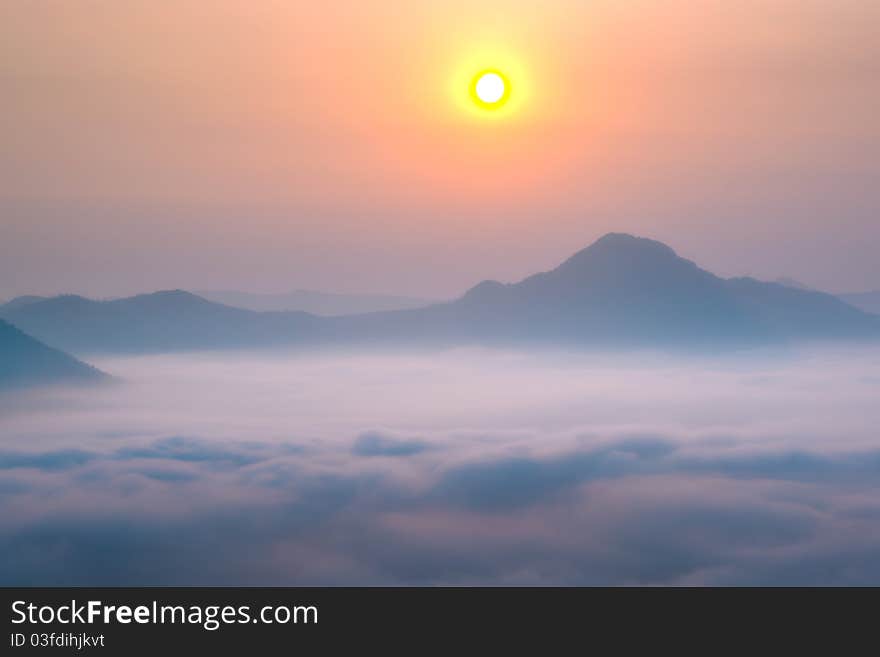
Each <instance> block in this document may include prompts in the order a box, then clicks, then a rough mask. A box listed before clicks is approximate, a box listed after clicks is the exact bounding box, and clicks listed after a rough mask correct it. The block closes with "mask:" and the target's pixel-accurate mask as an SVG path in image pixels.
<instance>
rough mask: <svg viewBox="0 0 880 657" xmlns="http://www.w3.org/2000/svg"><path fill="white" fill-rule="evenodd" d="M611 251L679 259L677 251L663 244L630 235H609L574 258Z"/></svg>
mask: <svg viewBox="0 0 880 657" xmlns="http://www.w3.org/2000/svg"><path fill="white" fill-rule="evenodd" d="M596 251H611V252H616V253H619V254H626V253H631V254H638V255H648V254H655V255H663V256H667V257H673V258H674V257H677V254H676V253H675V251H673V250H672V249H671V248H670V247H668V246H667V245H665V244H664V243H663V242H658V241H657V240H652V239H648V238H647V237H636V236H635V235H630V234H629V233H607V234H606V235H603V236H602V237H600V238H599V239H597V240H596V241H595V242H593V243H592V244H591V245H590V246H588V247H587V248H586V249H583V250H581V251H580V252H579V253H576V254H575V255H574V256H572V257H575V258H576V257H577V256H578V255H580V254H581V253H585V252H596Z"/></svg>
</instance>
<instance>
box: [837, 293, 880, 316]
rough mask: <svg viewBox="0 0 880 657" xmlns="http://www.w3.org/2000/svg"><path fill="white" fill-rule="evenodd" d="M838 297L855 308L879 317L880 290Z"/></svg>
mask: <svg viewBox="0 0 880 657" xmlns="http://www.w3.org/2000/svg"><path fill="white" fill-rule="evenodd" d="M838 296H839V297H840V298H841V299H843V300H844V301H846V302H847V303H848V304H850V305H852V306H855V307H856V308H859V309H861V310H864V311H865V312H868V313H873V314H874V315H880V290H876V291H874V292H858V293H856V294H840V295H838Z"/></svg>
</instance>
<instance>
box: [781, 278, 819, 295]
mask: <svg viewBox="0 0 880 657" xmlns="http://www.w3.org/2000/svg"><path fill="white" fill-rule="evenodd" d="M775 282H776V283H779V284H780V285H784V286H785V287H793V288H794V289H795V290H806V291H808V292H815V291H816V289H815V288H812V287H810V286H809V285H807V284H806V283H801V282H800V281H799V280H797V279H796V278H790V277H788V276H780V277H779V278H777V279H776V281H775Z"/></svg>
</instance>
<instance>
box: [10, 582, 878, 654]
mask: <svg viewBox="0 0 880 657" xmlns="http://www.w3.org/2000/svg"><path fill="white" fill-rule="evenodd" d="M870 593H871V595H870V597H871V598H873V593H874V592H873V591H872V592H870ZM860 597H861V596H859V595H857V593H856V592H855V591H844V590H829V589H825V590H822V591H819V590H797V589H790V590H785V589H763V590H758V589H731V590H696V589H538V588H530V589H519V588H517V589H501V588H493V589H475V588H474V589H466V588H435V589H422V588H407V589H398V588H374V589H347V588H334V589H328V588H323V589H321V588H134V589H122V588H111V589H60V588H59V589H3V590H2V598H3V607H4V612H3V617H4V626H5V629H6V633H5V636H4V637H3V645H4V648H3V650H2V654H10V655H16V654H34V653H38V652H47V651H48V653H49V654H73V653H76V654H86V653H90V654H103V655H117V654H119V655H132V654H151V655H155V654H171V655H174V654H211V653H213V652H221V653H223V654H226V653H227V651H229V650H232V651H242V652H251V651H253V650H255V649H266V650H269V649H272V650H275V649H279V650H280V649H283V648H289V649H294V650H299V649H309V650H320V651H322V652H324V651H328V650H331V651H333V652H334V653H335V652H341V651H343V650H344V649H347V648H349V649H350V647H351V646H354V647H355V648H357V649H358V651H360V650H368V649H369V650H370V651H372V650H380V649H395V650H406V649H407V648H409V649H410V650H411V651H412V652H416V653H418V652H422V651H427V650H429V649H436V648H438V647H442V648H444V649H465V648H466V647H468V646H471V645H472V644H473V642H474V641H479V642H480V643H482V644H484V645H488V646H492V647H494V648H501V647H514V648H519V649H522V648H525V647H531V648H534V649H536V650H537V651H539V652H544V651H545V650H547V649H549V648H550V646H554V645H556V646H559V645H563V644H570V643H571V642H575V643H574V644H571V645H576V644H580V645H581V647H582V648H583V649H584V650H590V649H593V648H594V649H596V650H598V648H599V646H600V645H613V646H614V647H615V651H619V650H628V649H636V648H652V649H657V648H660V647H666V648H670V647H684V646H686V645H689V644H691V645H694V644H695V645H700V642H701V641H703V640H704V639H701V637H706V636H711V637H712V639H711V641H712V643H713V644H715V645H717V646H718V647H720V646H721V645H722V644H723V645H724V646H727V647H730V646H731V645H737V644H738V645H740V646H742V647H744V648H747V647H749V646H750V645H751V646H753V645H754V644H753V643H752V642H754V641H760V643H761V645H766V644H767V642H768V641H770V640H773V639H775V640H776V643H777V644H778V645H779V646H780V647H782V648H786V647H788V648H790V647H791V646H792V645H794V644H796V643H800V642H802V641H804V640H807V642H808V643H812V644H813V645H814V647H815V645H817V644H816V642H817V641H820V640H821V639H822V638H823V635H824V638H826V639H827V638H828V636H829V634H830V633H831V628H833V627H835V626H840V625H845V627H846V628H847V629H846V630H845V631H844V632H835V633H833V635H834V637H835V638H834V639H833V646H832V645H831V644H829V647H835V648H836V649H838V650H839V649H840V648H841V647H842V646H843V645H844V644H846V643H848V642H849V641H851V640H855V639H856V637H857V636H858V630H859V629H861V630H863V631H864V630H866V629H867V628H870V627H871V624H870V620H871V618H872V617H873V613H872V612H871V609H872V607H871V605H870V603H869V602H868V600H860ZM866 603H867V604H866ZM609 641H610V642H613V643H611V644H608V643H607V642H609ZM600 642H601V643H600Z"/></svg>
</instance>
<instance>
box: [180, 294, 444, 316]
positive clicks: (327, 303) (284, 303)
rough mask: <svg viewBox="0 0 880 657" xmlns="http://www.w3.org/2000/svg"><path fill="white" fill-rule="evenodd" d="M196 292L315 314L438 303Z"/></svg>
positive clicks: (238, 303) (262, 308)
mask: <svg viewBox="0 0 880 657" xmlns="http://www.w3.org/2000/svg"><path fill="white" fill-rule="evenodd" d="M196 294H197V295H198V296H200V297H202V298H204V299H207V300H208V301H214V302H216V303H222V304H225V305H227V306H234V307H236V308H245V309H247V310H255V311H258V312H267V311H291V310H301V311H303V312H307V313H311V314H313V315H322V316H328V317H329V316H334V315H356V314H360V313H371V312H381V311H384V310H402V309H405V308H420V307H423V306H429V305H431V304H432V303H435V302H434V301H432V300H429V299H420V298H417V297H401V296H393V295H386V294H334V293H329V292H316V291H313V290H296V291H294V292H289V293H287V294H255V293H252V292H237V291H233V290H228V291H226V290H224V291H214V290H211V291H203V292H196Z"/></svg>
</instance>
